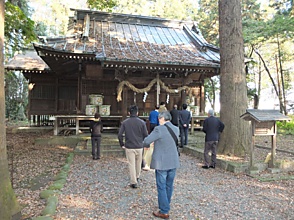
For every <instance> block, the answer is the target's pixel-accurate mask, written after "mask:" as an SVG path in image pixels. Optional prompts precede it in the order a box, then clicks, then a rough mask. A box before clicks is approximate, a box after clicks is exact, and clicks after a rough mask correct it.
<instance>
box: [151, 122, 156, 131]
mask: <svg viewBox="0 0 294 220" xmlns="http://www.w3.org/2000/svg"><path fill="white" fill-rule="evenodd" d="M156 126H157V124H152V123H150V133H151V132H152V131H153V130H154V128H155V127H156Z"/></svg>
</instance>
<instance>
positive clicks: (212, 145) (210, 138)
mask: <svg viewBox="0 0 294 220" xmlns="http://www.w3.org/2000/svg"><path fill="white" fill-rule="evenodd" d="M224 128H225V125H224V123H222V122H221V121H220V120H219V119H218V118H216V117H214V111H213V110H212V109H210V110H209V111H208V118H206V119H205V120H204V123H203V129H202V131H203V132H204V133H205V146H204V161H205V164H204V166H202V168H203V169H208V168H215V164H216V148H217V144H218V141H219V135H220V133H221V132H223V130H224ZM210 151H211V161H210V160H209V159H210V158H209V155H208V153H209V152H210Z"/></svg>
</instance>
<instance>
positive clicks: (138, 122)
mask: <svg viewBox="0 0 294 220" xmlns="http://www.w3.org/2000/svg"><path fill="white" fill-rule="evenodd" d="M129 114H130V117H129V118H127V119H125V120H124V121H123V122H122V124H121V127H120V129H119V132H118V140H119V143H120V146H121V147H122V148H123V149H125V152H126V157H127V160H128V163H129V170H130V180H131V185H130V186H131V187H132V188H137V187H138V179H139V177H140V174H141V165H142V155H143V140H144V138H145V137H147V135H148V131H147V127H146V123H145V122H144V121H143V120H142V119H140V118H138V107H137V106H135V105H132V106H130V108H129ZM123 134H125V138H124V137H123ZM124 139H125V141H124Z"/></svg>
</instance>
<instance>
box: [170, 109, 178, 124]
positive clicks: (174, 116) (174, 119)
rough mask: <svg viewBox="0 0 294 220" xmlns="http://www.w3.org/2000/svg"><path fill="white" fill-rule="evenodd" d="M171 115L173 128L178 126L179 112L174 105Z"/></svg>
mask: <svg viewBox="0 0 294 220" xmlns="http://www.w3.org/2000/svg"><path fill="white" fill-rule="evenodd" d="M170 114H171V117H172V119H171V123H172V124H173V125H175V126H177V127H178V126H179V111H178V105H176V104H175V105H174V108H173V110H171V111H170Z"/></svg>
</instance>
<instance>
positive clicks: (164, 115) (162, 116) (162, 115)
mask: <svg viewBox="0 0 294 220" xmlns="http://www.w3.org/2000/svg"><path fill="white" fill-rule="evenodd" d="M171 119H172V117H171V114H170V113H169V111H162V112H159V113H158V120H159V124H160V125H163V124H164V123H165V122H167V121H170V120H171Z"/></svg>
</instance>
